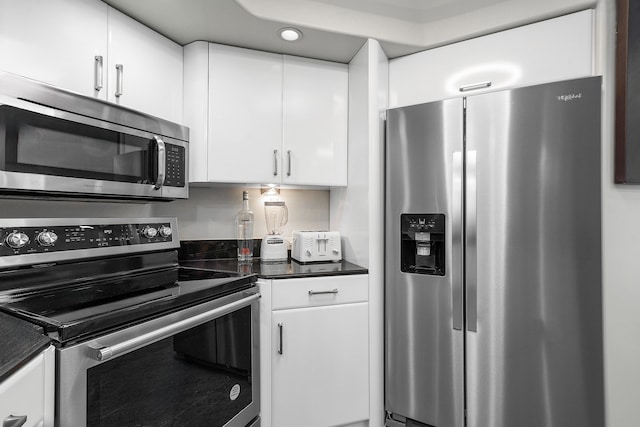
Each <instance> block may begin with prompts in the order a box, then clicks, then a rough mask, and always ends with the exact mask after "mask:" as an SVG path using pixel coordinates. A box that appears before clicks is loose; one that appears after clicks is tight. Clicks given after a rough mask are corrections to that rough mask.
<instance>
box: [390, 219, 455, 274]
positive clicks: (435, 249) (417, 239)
mask: <svg viewBox="0 0 640 427" xmlns="http://www.w3.org/2000/svg"><path fill="white" fill-rule="evenodd" d="M400 260H401V262H400V270H401V271H402V272H404V273H414V274H431V275H436V276H444V274H445V215H444V214H401V215H400Z"/></svg>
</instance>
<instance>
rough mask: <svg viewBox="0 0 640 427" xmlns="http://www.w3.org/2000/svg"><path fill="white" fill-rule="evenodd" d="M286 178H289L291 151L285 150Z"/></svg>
mask: <svg viewBox="0 0 640 427" xmlns="http://www.w3.org/2000/svg"><path fill="white" fill-rule="evenodd" d="M287 176H291V150H287Z"/></svg>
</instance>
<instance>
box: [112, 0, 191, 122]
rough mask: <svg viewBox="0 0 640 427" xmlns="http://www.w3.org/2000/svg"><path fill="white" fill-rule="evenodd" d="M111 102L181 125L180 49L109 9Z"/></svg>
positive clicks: (148, 29)
mask: <svg viewBox="0 0 640 427" xmlns="http://www.w3.org/2000/svg"><path fill="white" fill-rule="evenodd" d="M107 64H108V65H107V73H106V75H107V76H108V85H107V87H108V91H109V92H108V97H107V99H108V100H109V101H111V102H115V103H118V104H120V105H123V106H126V107H130V108H133V109H135V110H139V111H142V112H144V113H148V114H152V115H154V116H158V117H162V118H164V119H167V120H171V121H174V122H178V123H182V99H183V96H182V87H183V85H182V68H183V67H182V46H180V45H179V44H177V43H174V42H172V41H171V40H169V39H167V38H166V37H164V36H162V35H160V34H158V33H156V32H155V31H153V30H151V29H150V28H148V27H146V26H144V25H141V24H140V23H139V22H137V21H135V20H133V19H131V18H129V17H128V16H126V15H124V14H122V13H121V12H119V11H117V10H115V9H113V8H109V53H108V61H107Z"/></svg>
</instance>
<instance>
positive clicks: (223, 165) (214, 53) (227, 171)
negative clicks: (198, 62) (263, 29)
mask: <svg viewBox="0 0 640 427" xmlns="http://www.w3.org/2000/svg"><path fill="white" fill-rule="evenodd" d="M281 144H282V56H281V55H276V54H273V53H266V52H259V51H254V50H249V49H241V48H235V47H230V46H222V45H216V44H211V45H210V47H209V145H208V171H209V173H208V180H209V181H215V182H234V183H258V184H268V183H279V182H280V176H281V172H282V164H281V162H280V153H281Z"/></svg>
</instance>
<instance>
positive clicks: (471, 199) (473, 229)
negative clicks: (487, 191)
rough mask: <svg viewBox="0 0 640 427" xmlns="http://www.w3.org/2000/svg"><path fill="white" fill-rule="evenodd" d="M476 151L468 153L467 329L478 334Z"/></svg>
mask: <svg viewBox="0 0 640 427" xmlns="http://www.w3.org/2000/svg"><path fill="white" fill-rule="evenodd" d="M476 155H477V153H476V151H475V150H469V151H467V184H466V187H467V205H466V209H467V224H466V237H467V245H466V246H467V252H466V264H467V265H466V267H467V268H466V272H467V277H466V283H467V327H468V329H469V331H471V332H478V224H477V221H478V217H477V212H476V211H477V207H476V204H477V185H478V183H477V172H476V170H477V167H476V164H477V162H476Z"/></svg>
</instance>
